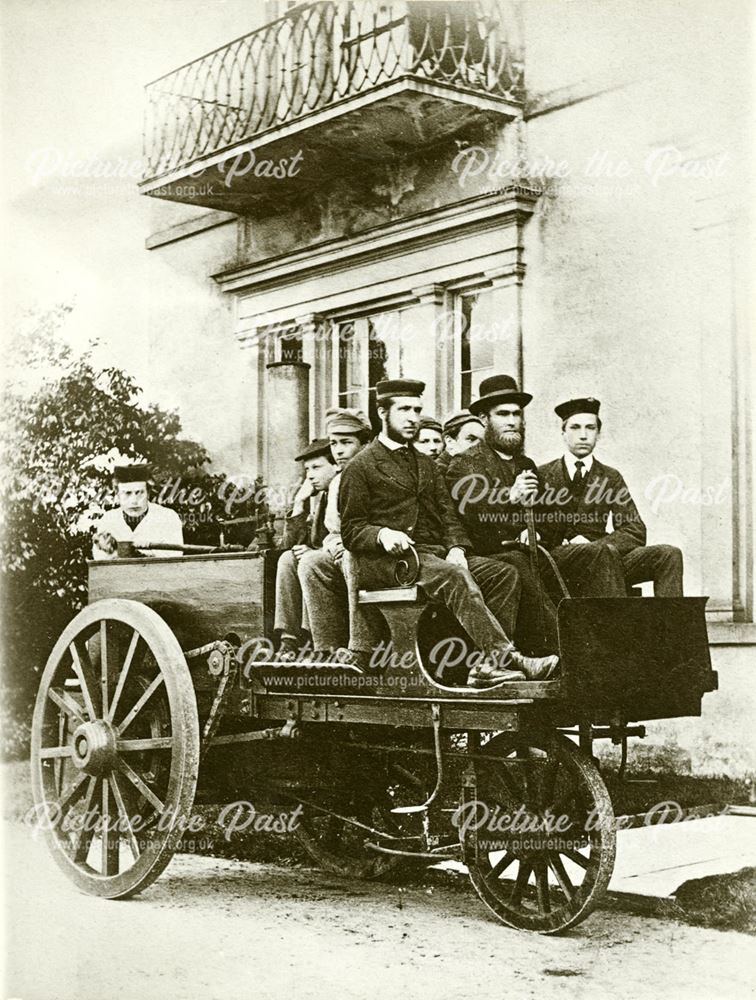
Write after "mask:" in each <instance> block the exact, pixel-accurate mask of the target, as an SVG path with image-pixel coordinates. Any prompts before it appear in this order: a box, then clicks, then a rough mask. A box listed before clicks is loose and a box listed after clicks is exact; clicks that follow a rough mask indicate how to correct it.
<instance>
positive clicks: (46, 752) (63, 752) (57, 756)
mask: <svg viewBox="0 0 756 1000" xmlns="http://www.w3.org/2000/svg"><path fill="white" fill-rule="evenodd" d="M72 753H73V747H72V746H65V747H41V748H40V751H39V756H40V758H41V759H42V760H50V759H53V760H56V761H60V760H61V759H62V758H64V757H70V756H71V754H72ZM56 782H57V787H58V794H59V795H60V774H57V777H56Z"/></svg>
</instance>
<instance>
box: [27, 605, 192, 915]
mask: <svg viewBox="0 0 756 1000" xmlns="http://www.w3.org/2000/svg"><path fill="white" fill-rule="evenodd" d="M198 763H199V723H198V719H197V703H196V699H195V695H194V689H193V687H192V682H191V677H190V675H189V668H188V667H187V665H186V660H185V659H184V654H183V652H182V651H181V647H180V646H179V644H178V641H177V640H176V638H175V636H174V635H173V633H172V632H171V630H170V629H169V628H168V626H167V625H166V624H165V622H164V621H163V619H162V618H160V616H159V615H157V614H156V613H155V612H154V611H153V610H152V609H150V608H148V607H146V606H145V605H143V604H139V603H137V602H136V601H127V600H120V599H107V600H102V601H97V602H96V603H94V604H91V605H89V606H88V607H86V608H84V609H83V610H82V611H81V612H80V613H79V614H78V615H77V616H76V617H75V618H74V619H73V621H72V622H71V623H70V624H69V625H68V626H67V628H66V629H65V631H64V632H63V634H62V635H61V637H60V639H59V640H58V642H57V644H56V645H55V648H54V649H53V651H52V653H51V654H50V659H49V660H48V662H47V666H46V667H45V671H44V674H43V675H42V680H41V683H40V687H39V693H38V695H37V702H36V705H35V708H34V720H33V724H32V787H33V791H34V800H35V804H36V814H37V821H38V823H40V824H41V825H42V826H43V828H44V831H45V836H46V838H47V842H48V845H49V847H50V849H51V851H52V854H53V857H54V858H55V860H56V862H57V864H58V865H59V866H60V867H61V868H62V869H63V871H64V872H65V873H66V875H67V876H68V877H69V878H70V879H71V880H72V881H73V882H74V883H75V884H76V885H77V886H78V887H79V888H80V889H82V890H83V891H85V892H88V893H90V894H92V895H95V896H105V897H107V898H110V899H125V898H127V897H128V896H133V895H134V894H135V893H137V892H139V891H141V890H142V889H144V888H146V887H147V886H148V885H150V884H151V883H152V882H153V881H154V880H155V879H156V878H157V877H158V875H159V874H160V873H161V872H162V871H163V869H164V868H165V867H166V865H167V864H168V862H169V861H170V859H171V857H172V855H173V853H174V851H175V850H176V847H177V845H178V841H179V840H180V838H181V834H182V832H183V828H184V825H185V824H186V822H187V821H188V820H189V819H190V816H191V809H192V804H193V802H194V792H195V788H196V785H197V769H198Z"/></svg>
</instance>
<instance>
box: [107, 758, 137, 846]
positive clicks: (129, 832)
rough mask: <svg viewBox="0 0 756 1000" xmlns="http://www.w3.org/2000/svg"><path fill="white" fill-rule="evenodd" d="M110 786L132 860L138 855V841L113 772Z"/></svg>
mask: <svg viewBox="0 0 756 1000" xmlns="http://www.w3.org/2000/svg"><path fill="white" fill-rule="evenodd" d="M110 788H111V791H112V793H113V798H114V799H115V802H116V808H117V809H118V815H119V817H120V819H121V823H122V825H123V827H124V831H125V833H126V837H127V839H128V842H129V847H130V849H131V853H132V856H133V858H134V860H135V861H136V859H137V858H138V857H139V854H140V851H139V843H138V841H137V839H136V834H135V833H134V827H133V826H132V825H131V817H130V816H129V814H128V811H127V809H126V803H125V802H124V800H123V794H122V793H121V788H120V786H119V784H118V778H117V777H116V775H115V773H113V774H111V775H110Z"/></svg>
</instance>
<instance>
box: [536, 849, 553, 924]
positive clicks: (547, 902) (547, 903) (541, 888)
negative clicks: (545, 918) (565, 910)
mask: <svg viewBox="0 0 756 1000" xmlns="http://www.w3.org/2000/svg"><path fill="white" fill-rule="evenodd" d="M535 878H536V894H537V896H538V909H539V910H540V911H541V913H551V898H550V896H549V875H548V869H547V867H546V863H545V862H543V861H542V862H541V863H540V864H538V865H536V866H535Z"/></svg>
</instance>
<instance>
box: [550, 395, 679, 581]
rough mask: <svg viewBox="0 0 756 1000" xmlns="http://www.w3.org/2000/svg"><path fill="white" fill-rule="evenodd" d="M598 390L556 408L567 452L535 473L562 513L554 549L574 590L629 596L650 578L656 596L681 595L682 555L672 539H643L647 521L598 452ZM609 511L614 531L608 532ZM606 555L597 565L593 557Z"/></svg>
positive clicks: (626, 489)
mask: <svg viewBox="0 0 756 1000" xmlns="http://www.w3.org/2000/svg"><path fill="white" fill-rule="evenodd" d="M600 409H601V403H600V402H599V400H598V399H595V398H594V397H593V396H580V397H578V398H576V399H568V400H566V401H565V402H564V403H560V404H559V405H558V406H556V407H554V412H555V413H556V415H557V416H558V417H559V419H560V421H561V423H562V439H563V441H564V444H565V450H564V454H563V455H562V457H561V458H557V459H554V461H552V462H547V463H546V464H545V465H542V466H541V467H540V468H539V470H538V472H539V475H540V476H541V479H542V481H543V483H544V487H545V489H546V490H547V491H548V495H549V496H554V497H557V498H558V497H562V498H563V502H561V503H559V504H556V503H555V504H554V506H555V508H556V513H558V514H559V515H560V516H559V519H558V522H557V523H556V525H555V531H554V535H553V537H552V538H551V546H552V550H551V554H552V556H553V557H554V559H555V560H556V562H557V565H558V566H559V569H560V571H561V572H562V574H563V575H564V577H565V580H566V582H567V585H568V586H569V588H570V591H571V592H572V593H573V595H574V596H575V597H625V596H626V594H627V586H628V585H633V584H636V583H644V582H646V581H652V582H653V585H654V594H655V595H656V597H682V596H683V557H682V553H681V551H680V550H679V549H678V548H676V547H675V546H674V545H646V525H645V524H644V523H643V519H642V518H641V516H640V514H639V512H638V508H637V507H636V505H635V502H634V500H633V498H632V496H631V495H630V491H629V489H628V488H627V484H626V482H625V480H624V478H623V476H622V475H621V473H620V472H618V470H617V469H613V468H612V467H611V466H609V465H604V464H603V463H602V462H600V461H599V460H598V459H597V458H596V457H595V456H594V454H593V452H594V449H595V447H596V444H597V443H598V440H599V436H600V434H601V417H600V416H599V410H600ZM610 517H611V526H612V530H611V531H609V530H608V527H609V519H610ZM599 557H600V558H601V560H602V568H601V571H597V569H596V565H595V560H596V559H597V558H599Z"/></svg>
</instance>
